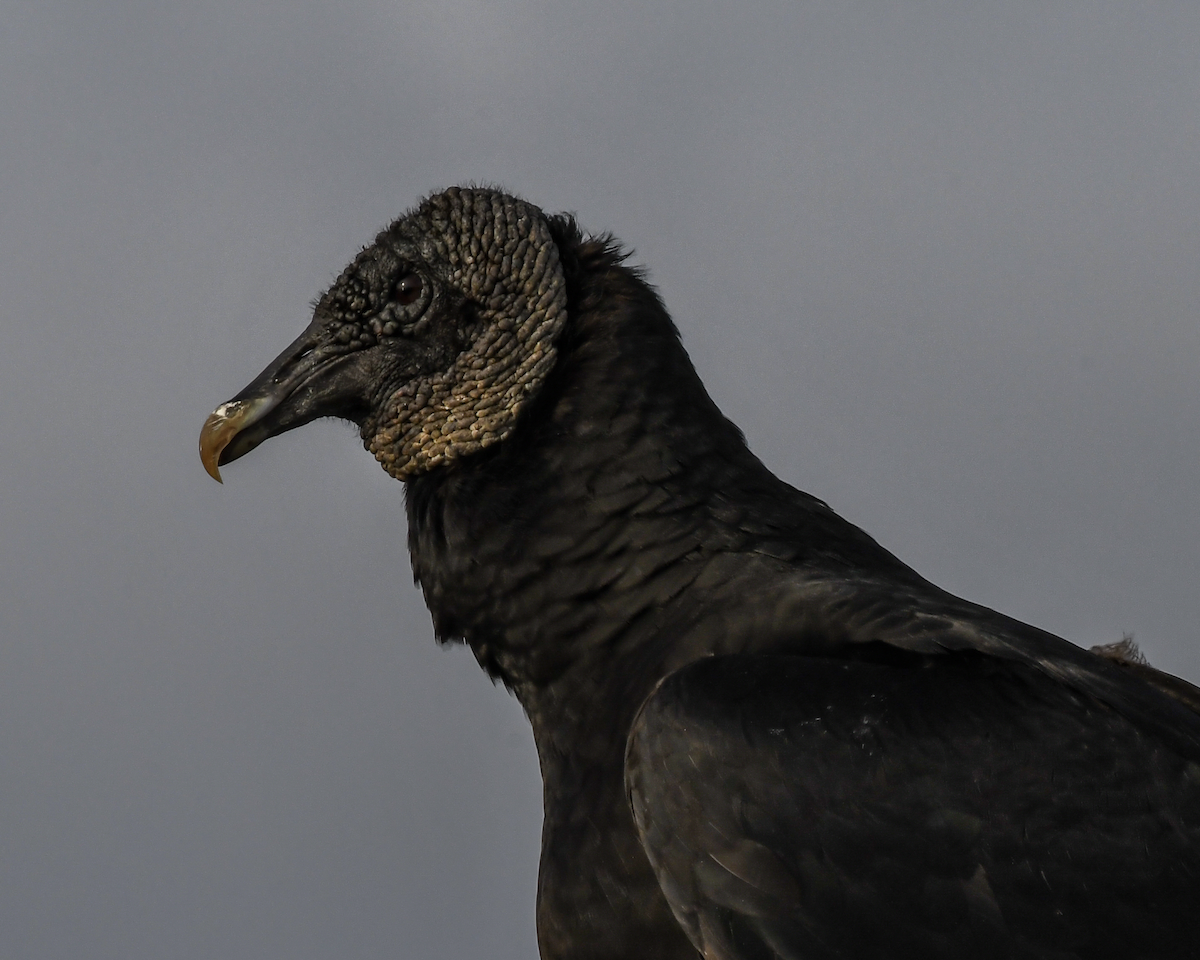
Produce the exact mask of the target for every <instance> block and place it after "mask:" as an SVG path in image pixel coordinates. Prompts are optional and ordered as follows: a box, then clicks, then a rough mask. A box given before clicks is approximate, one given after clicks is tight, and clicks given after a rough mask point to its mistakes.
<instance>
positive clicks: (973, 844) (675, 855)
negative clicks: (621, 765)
mask: <svg viewBox="0 0 1200 960" xmlns="http://www.w3.org/2000/svg"><path fill="white" fill-rule="evenodd" d="M626 783H627V786H628V788H629V793H630V800H631V803H632V806H633V811H634V818H635V820H636V822H637V826H638V830H639V833H640V836H641V838H642V843H643V846H644V847H645V849H646V852H647V854H648V856H649V858H650V860H651V863H652V864H653V866H654V869H655V871H656V873H657V875H658V877H659V881H660V883H661V885H662V887H663V890H664V892H665V893H666V895H667V898H668V900H669V901H670V903H671V907H672V909H673V911H674V912H675V915H676V917H677V918H678V919H679V921H680V922H681V923H682V924H683V926H684V928H685V930H687V932H688V935H689V936H690V937H691V939H692V941H693V943H694V944H696V946H697V947H698V948H699V949H700V950H701V952H702V953H703V954H704V956H705V957H708V958H720V960H759V958H775V957H783V958H789V960H790V958H793V957H795V958H805V960H812V958H821V957H853V958H856V960H866V958H879V960H883V958H908V957H922V958H936V957H945V958H950V957H956V958H957V957H964V956H971V957H980V958H989V957H995V958H1001V957H1030V958H1032V957H1039V958H1042V957H1054V958H1062V960H1067V958H1081V960H1082V958H1113V960H1117V958H1121V960H1130V958H1136V957H1147V958H1149V957H1155V958H1174V957H1179V958H1183V957H1195V956H1197V955H1200V907H1198V905H1200V765H1197V764H1196V763H1195V762H1192V761H1189V760H1187V759H1185V758H1181V757H1179V756H1178V755H1177V754H1176V753H1174V752H1173V751H1172V750H1171V749H1169V748H1168V747H1167V746H1164V745H1163V744H1162V743H1161V742H1159V741H1158V740H1157V739H1156V738H1155V737H1154V736H1152V735H1149V734H1146V733H1145V732H1143V731H1142V730H1140V729H1139V728H1138V727H1136V726H1135V725H1134V724H1132V723H1131V722H1130V721H1128V720H1127V719H1126V718H1124V717H1123V716H1121V715H1120V714H1119V713H1117V712H1116V711H1114V710H1113V709H1111V708H1110V707H1108V706H1105V705H1103V704H1100V703H1098V702H1097V701H1095V700H1093V699H1091V698H1090V697H1087V696H1086V695H1084V694H1081V693H1079V692H1077V691H1074V690H1072V689H1071V688H1069V687H1068V686H1066V685H1064V684H1061V683H1058V682H1056V681H1055V680H1054V679H1052V678H1050V677H1047V676H1046V675H1045V674H1044V673H1042V672H1041V671H1039V670H1037V669H1036V668H1033V667H1029V666H1026V665H1023V664H1019V663H1013V662H1007V661H1001V660H998V659H995V658H991V657H987V656H984V655H980V654H975V653H964V654H952V655H944V656H932V657H920V656H913V657H912V658H911V659H909V660H906V661H904V662H902V663H892V664H879V663H871V662H850V661H839V660H832V659H820V658H809V657H799V656H765V655H756V656H750V655H741V656H730V657H713V658H708V659H705V660H702V661H699V662H698V663H694V664H692V665H690V666H688V667H685V668H684V669H682V670H680V671H677V672H676V673H675V674H673V675H671V676H670V677H668V678H667V679H666V680H665V681H664V682H663V683H662V684H661V685H660V686H659V688H658V689H657V691H656V692H655V693H654V694H653V695H652V696H651V697H650V698H649V699H648V700H647V702H646V704H645V705H644V706H643V708H642V710H641V712H640V714H639V716H638V719H637V721H636V722H635V724H634V727H633V730H632V732H631V734H630V739H629V745H628V752H627V756H626Z"/></svg>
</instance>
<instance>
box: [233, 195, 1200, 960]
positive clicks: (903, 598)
mask: <svg viewBox="0 0 1200 960" xmlns="http://www.w3.org/2000/svg"><path fill="white" fill-rule="evenodd" d="M549 234H550V236H551V237H552V239H553V243H554V245H555V247H556V248H557V254H558V257H559V259H560V261H561V263H562V269H563V272H564V274H565V279H566V290H567V320H566V322H565V325H564V326H563V327H562V330H561V333H559V334H558V337H557V342H556V347H557V358H556V360H555V363H554V366H553V368H552V369H551V370H550V372H549V374H548V375H547V377H546V379H545V382H544V384H543V385H542V386H541V389H540V391H539V392H538V393H537V394H536V396H535V397H534V399H533V400H532V401H531V402H530V403H529V404H528V405H527V406H525V407H524V408H523V409H522V410H521V412H520V415H519V417H518V419H517V420H516V424H515V428H514V429H513V430H512V432H511V433H510V434H508V435H506V436H505V437H504V439H503V441H502V442H498V443H495V444H494V445H492V446H489V447H487V448H486V449H483V450H481V451H479V452H475V453H472V454H471V455H469V456H464V457H462V458H461V459H457V460H454V461H452V462H449V463H446V464H444V465H441V466H438V467H435V468H433V469H430V470H428V471H427V472H423V473H417V474H415V475H413V476H410V477H409V478H408V479H407V480H406V486H407V508H408V519H409V546H410V551H411V555H412V561H413V571H414V574H415V576H416V578H417V580H418V582H419V583H420V585H421V587H422V589H423V591H424V594H425V598H426V601H427V603H428V606H429V609H430V611H431V613H432V616H433V622H434V627H435V631H436V633H437V636H438V638H439V639H440V640H443V641H464V642H466V643H467V644H469V646H470V648H471V649H472V651H473V652H474V654H475V656H476V657H477V658H478V660H479V662H480V663H481V665H482V666H483V667H484V668H485V669H486V670H487V671H488V672H489V673H490V674H491V675H492V676H493V677H496V678H498V679H500V680H502V681H503V682H504V683H505V684H506V685H507V686H508V687H509V688H510V689H511V690H512V691H513V692H514V693H515V694H516V696H517V697H518V698H519V700H520V702H521V704H522V705H523V707H524V708H525V710H526V712H527V714H528V716H529V719H530V721H531V723H532V725H533V731H534V738H535V742H536V744H537V749H538V754H539V759H540V763H541V771H542V776H543V780H544V785H545V791H544V798H545V826H544V831H543V848H542V861H541V872H540V878H539V889H538V907H537V909H538V936H539V945H540V949H541V954H542V956H543V958H546V960H551V958H555V960H568V958H569V960H618V958H620V960H626V958H662V960H666V958H670V960H685V958H688V960H692V958H695V957H696V955H697V950H698V949H700V950H702V951H703V952H704V954H705V956H707V957H711V958H721V960H767V958H773V957H782V958H787V960H792V958H801V957H803V958H824V957H848V958H873V960H874V958H878V960H882V958H907V957H966V956H971V957H975V956H980V957H997V958H998V957H1030V958H1032V957H1047V958H1049V957H1053V958H1061V960H1068V958H1079V960H1083V958H1095V960H1099V958H1108V957H1114V958H1115V957H1118V956H1119V957H1137V956H1145V957H1184V956H1192V955H1200V919H1197V917H1200V909H1197V911H1196V912H1195V915H1193V912H1192V911H1191V910H1190V905H1191V904H1200V716H1198V715H1197V713H1196V712H1195V710H1194V705H1195V704H1196V703H1200V699H1198V697H1200V694H1198V692H1197V691H1196V690H1195V688H1193V687H1191V686H1190V685H1189V684H1186V683H1185V682H1183V681H1179V680H1177V679H1176V678H1170V677H1166V676H1165V675H1163V674H1160V673H1158V672H1157V671H1155V670H1153V669H1152V668H1149V667H1146V666H1144V665H1139V664H1133V663H1129V662H1127V661H1121V660H1120V659H1117V660H1114V659H1112V658H1109V657H1101V656H1097V655H1096V654H1094V653H1091V652H1088V651H1085V650H1082V649H1080V648H1079V647H1076V646H1074V645H1072V644H1070V643H1067V642H1066V641H1064V640H1061V639H1059V638H1057V637H1054V636H1051V635H1049V634H1047V633H1045V632H1043V631H1040V630H1037V629H1036V628H1033V627H1030V626H1028V625H1025V624H1022V623H1019V622H1017V621H1014V620H1012V619H1010V618H1007V617H1004V616H1003V615H1001V614H998V613H996V612H994V611H992V610H988V609H986V608H983V607H980V606H978V605H975V604H972V603H970V602H968V601H964V600H961V599H959V598H956V597H953V596H951V595H949V594H947V593H945V592H944V591H942V590H940V589H938V588H937V587H935V586H933V585H932V584H930V583H928V582H927V581H926V580H924V579H923V578H922V577H920V576H919V575H918V574H917V573H915V572H914V571H913V570H911V569H910V568H908V567H907V566H905V565H904V564H903V563H901V562H900V561H899V560H897V559H896V558H895V557H894V556H892V555H891V554H890V553H889V552H888V551H886V550H885V549H883V548H882V547H881V546H879V545H878V544H877V543H875V541H874V540H872V539H871V538H870V537H869V536H868V535H866V534H865V533H863V532H862V531H861V530H859V529H858V528H856V527H855V526H853V525H852V524H850V523H848V522H847V521H845V520H843V519H842V518H840V517H839V516H837V515H836V514H835V513H833V511H832V510H830V509H829V508H828V507H827V506H826V505H825V504H824V503H823V502H821V501H820V500H817V499H816V498H814V497H811V496H809V495H807V494H804V493H802V492H800V491H798V490H796V489H794V488H793V487H791V486H789V485H788V484H786V483H784V482H783V481H781V480H779V479H778V478H776V477H775V476H773V475H772V474H771V473H770V472H769V471H768V470H767V469H766V468H765V467H764V466H763V465H762V464H761V463H760V462H759V460H758V459H757V458H756V457H755V456H754V455H753V454H752V453H751V452H750V451H749V450H748V449H747V447H746V445H745V443H744V441H743V438H742V436H741V434H740V432H739V431H738V430H737V428H736V427H735V426H733V425H732V424H731V423H730V422H729V421H728V420H726V419H725V418H724V417H723V416H722V415H721V413H720V412H719V411H718V410H717V408H716V407H715V405H714V404H713V403H712V401H711V400H710V399H709V397H708V395H707V393H706V392H705V390H704V388H703V386H702V384H701V383H700V381H699V379H698V377H697V376H696V373H695V371H694V369H693V368H692V365H691V363H690V361H689V360H688V358H687V355H686V353H685V352H684V350H683V348H682V346H681V345H680V343H679V339H678V335H677V333H676V330H675V328H674V326H673V324H672V323H671V321H670V319H669V317H668V316H667V314H666V312H665V310H664V309H663V306H662V304H661V303H660V301H659V299H658V298H657V296H656V295H655V294H654V292H653V291H652V290H651V289H650V288H649V287H648V286H647V285H646V284H645V282H644V281H643V279H642V278H641V277H640V275H639V274H638V273H637V272H636V271H634V270H631V269H629V268H628V267H626V266H624V265H623V263H622V259H623V258H622V256H621V254H620V252H619V250H618V249H617V248H616V246H615V245H614V244H613V243H611V242H609V241H605V240H587V239H583V238H581V236H580V234H579V232H578V230H577V229H576V227H575V225H574V223H573V222H572V221H571V220H569V219H568V218H561V217H560V218H550V219H549ZM364 256H366V255H365V254H364ZM402 266H403V269H412V268H414V265H413V264H411V263H410V264H407V265H402ZM416 266H417V267H420V265H419V264H418V265H416ZM431 276H433V274H431ZM386 286H387V285H386V283H383V284H381V285H380V288H381V289H384V288H386ZM438 296H441V294H439V295H438ZM432 302H434V303H444V304H447V305H448V306H446V307H445V309H447V310H453V309H455V306H454V305H455V304H456V303H458V302H459V301H457V300H456V299H455V298H454V297H452V296H444V297H442V298H441V299H440V300H439V299H437V298H434V300H433V301H432ZM318 312H319V311H318ZM468 321H469V318H464V319H463V320H462V323H463V324H464V325H465V324H467V323H468ZM454 322H455V317H454V316H453V315H451V314H447V315H445V316H440V317H435V318H434V319H433V322H432V323H431V324H430V325H429V330H430V331H433V332H432V333H429V334H428V337H429V338H430V339H431V343H429V344H426V343H423V342H422V343H420V344H418V346H420V349H421V350H422V351H424V353H422V356H441V355H443V354H444V353H446V352H447V350H448V349H449V347H448V346H447V344H453V343H454V342H456V341H455V340H454V339H453V337H452V336H450V335H447V337H448V339H446V340H445V342H440V341H439V342H432V341H433V339H434V338H436V336H438V335H439V334H437V331H438V330H439V329H447V330H452V329H454ZM455 336H457V334H455ZM439 344H440V345H439ZM306 349H307V348H306ZM439 351H441V352H439ZM364 356H368V357H369V356H370V353H369V351H367V352H366V353H364ZM371 362H373V363H375V367H371V366H369V365H368V362H367V361H365V360H364V361H363V363H362V364H360V365H359V366H357V367H353V368H352V369H350V372H349V373H338V372H336V371H335V372H334V373H331V374H329V375H328V376H329V381H330V382H328V383H325V382H323V383H322V386H321V389H322V390H328V391H329V392H330V394H331V395H333V394H335V393H336V390H335V389H334V387H335V386H336V383H335V382H334V381H336V379H337V377H338V376H342V377H344V378H345V380H346V383H347V387H346V392H347V395H352V396H353V397H354V398H355V405H356V406H355V409H360V408H361V413H359V414H356V416H358V418H359V419H360V422H370V417H371V416H372V414H371V412H370V407H369V404H368V403H367V402H366V401H365V400H364V399H363V398H371V397H375V396H379V395H381V394H382V393H383V391H381V390H376V389H373V388H371V386H370V384H369V383H368V382H367V380H366V374H365V373H364V371H366V370H370V369H375V368H381V366H380V364H379V362H377V361H371ZM345 366H346V368H349V364H347V365H345ZM393 366H394V365H393ZM331 384H332V385H331ZM313 389H315V388H313ZM331 402H332V401H331ZM340 402H341V403H342V407H341V408H339V409H340V410H344V409H346V408H347V407H348V406H349V404H348V401H345V400H342V401H340ZM284 408H286V402H285V403H284V404H283V405H282V407H281V408H280V409H284ZM306 415H307V414H306ZM272 416H275V417H279V418H283V417H284V416H285V413H273V414H272ZM365 435H366V432H365V431H364V436H365ZM255 442H258V441H257V439H255ZM245 446H246V449H249V444H246V445H245ZM238 455H240V453H239V454H238ZM215 456H216V455H215V454H214V455H213V457H214V461H215ZM631 731H632V735H631ZM633 811H636V813H637V822H636V823H635V819H634V815H633Z"/></svg>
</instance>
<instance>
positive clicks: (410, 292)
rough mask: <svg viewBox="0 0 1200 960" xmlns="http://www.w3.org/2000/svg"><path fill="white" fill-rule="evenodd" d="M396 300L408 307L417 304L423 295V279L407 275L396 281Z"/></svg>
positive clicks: (410, 274)
mask: <svg viewBox="0 0 1200 960" xmlns="http://www.w3.org/2000/svg"><path fill="white" fill-rule="evenodd" d="M394 295H395V298H396V302H397V303H402V304H404V305H405V306H408V305H409V304H410V303H415V302H416V299H417V297H419V296H420V295H421V278H420V277H419V276H417V275H416V274H415V273H406V274H405V275H404V276H402V277H401V278H400V279H399V280H397V281H396V291H395V294H394Z"/></svg>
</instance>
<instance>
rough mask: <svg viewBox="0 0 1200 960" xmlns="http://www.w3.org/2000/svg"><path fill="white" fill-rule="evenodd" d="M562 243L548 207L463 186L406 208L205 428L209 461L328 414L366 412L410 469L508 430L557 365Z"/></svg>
mask: <svg viewBox="0 0 1200 960" xmlns="http://www.w3.org/2000/svg"><path fill="white" fill-rule="evenodd" d="M566 298H567V294H566V286H565V282H564V279H563V273H562V267H561V264H560V263H559V259H558V249H557V248H556V246H555V245H554V243H553V241H552V240H551V238H550V233H549V230H548V227H547V223H546V218H545V217H544V216H543V214H542V212H541V211H540V210H538V209H537V208H536V207H534V206H532V205H531V204H528V203H526V202H524V201H523V200H519V199H517V198H515V197H511V196H508V195H507V194H504V193H501V192H499V191H497V190H487V189H479V188H466V187H463V188H459V187H454V188H451V189H449V190H446V191H443V192H441V193H437V194H434V195H433V196H431V197H429V198H428V199H427V200H426V201H425V202H424V203H422V204H421V205H420V206H419V207H418V208H417V209H416V210H414V211H412V212H410V213H409V214H407V215H406V216H403V217H401V218H400V219H398V220H397V221H396V222H395V223H394V224H392V226H391V227H389V228H388V229H387V230H385V231H384V232H383V233H381V234H380V235H379V236H378V237H376V239H375V243H374V244H372V245H371V246H370V247H367V248H366V249H365V250H363V251H362V253H360V254H359V255H358V256H357V257H356V258H355V259H354V261H353V262H352V263H351V264H350V265H349V266H348V267H347V268H346V269H345V271H343V273H342V275H341V276H340V277H338V279H337V281H336V282H335V283H334V285H333V286H332V287H331V288H330V289H329V290H328V292H326V294H325V295H324V296H323V297H321V299H320V301H319V302H318V303H317V306H316V310H315V311H314V316H313V321H312V323H311V324H310V325H309V327H308V329H307V330H306V331H305V332H304V334H302V335H301V336H300V338H299V339H297V340H296V341H295V342H294V343H293V344H292V345H291V346H290V347H289V348H288V350H286V351H285V352H284V353H283V354H281V355H280V356H279V357H278V358H277V359H276V360H275V362H274V363H273V364H271V365H270V366H269V367H268V368H267V369H266V370H264V371H263V373H262V374H261V375H260V376H259V377H258V378H257V379H256V380H255V381H254V382H253V383H251V384H250V385H249V386H248V387H247V388H246V389H245V390H243V391H242V392H241V393H240V394H238V395H237V396H236V397H235V398H234V399H233V400H231V401H229V402H228V403H225V404H222V405H221V406H220V407H218V408H217V410H215V411H214V412H213V414H212V416H210V417H209V419H208V421H207V422H206V423H205V425H204V430H203V431H202V433H201V439H200V451H201V458H202V460H203V461H204V465H205V469H207V470H208V472H209V474H210V475H212V476H213V477H214V478H215V479H217V480H220V479H221V476H220V472H219V470H218V467H219V465H220V464H225V463H229V462H231V461H232V460H235V459H237V458H238V457H240V456H243V455H244V454H246V453H248V452H249V451H250V450H252V449H253V448H254V447H256V446H257V445H258V444H259V443H261V442H262V441H263V440H265V439H267V437H270V436H274V435H276V434H279V433H282V432H284V431H286V430H291V429H294V428H295V427H298V426H301V425H302V424H304V423H308V422H309V421H311V420H314V419H316V418H318V417H322V416H335V417H344V418H346V419H349V420H353V421H355V422H356V423H358V424H359V426H360V429H361V432H362V437H363V442H364V444H365V445H366V447H367V449H368V450H369V451H370V452H371V453H372V454H374V455H375V458H376V459H377V460H378V461H379V463H380V464H381V465H382V466H383V468H384V469H385V470H386V471H387V472H388V473H390V474H391V475H392V476H393V477H395V478H396V479H397V480H404V479H406V478H408V477H411V476H413V475H415V474H418V473H421V472H423V471H426V470H429V469H431V468H433V467H435V466H436V465H438V464H440V463H443V462H445V461H450V460H456V459H458V458H461V457H464V456H467V455H469V454H472V453H475V452H477V451H479V450H482V449H484V448H486V447H488V446H490V445H492V444H494V443H497V442H499V441H501V440H503V439H504V438H505V437H506V436H508V435H509V433H511V432H512V429H513V427H514V425H515V424H516V422H517V418H518V416H519V415H520V412H521V410H522V409H523V407H524V406H525V404H526V403H527V402H528V401H529V399H530V398H531V397H533V396H534V395H536V394H537V392H538V390H539V389H540V388H541V385H542V383H543V382H544V380H545V378H546V374H547V373H548V372H549V371H550V369H551V368H552V367H553V365H554V355H555V346H554V342H555V338H556V337H557V336H558V334H559V331H560V330H561V329H562V326H563V324H564V322H565V321H566V313H567V311H566Z"/></svg>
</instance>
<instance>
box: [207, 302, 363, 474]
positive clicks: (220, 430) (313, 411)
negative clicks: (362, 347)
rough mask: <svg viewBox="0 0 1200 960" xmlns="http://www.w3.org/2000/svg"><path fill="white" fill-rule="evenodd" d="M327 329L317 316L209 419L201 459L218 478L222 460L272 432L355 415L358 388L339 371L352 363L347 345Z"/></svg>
mask: <svg viewBox="0 0 1200 960" xmlns="http://www.w3.org/2000/svg"><path fill="white" fill-rule="evenodd" d="M322 332H323V331H322V329H321V327H320V325H319V324H317V323H315V322H314V323H313V324H312V325H311V326H310V327H309V328H308V329H307V330H305V331H304V333H303V334H301V335H300V336H299V337H298V338H297V339H296V341H295V342H294V343H292V345H291V346H289V347H288V348H287V349H286V350H284V351H283V353H281V354H280V355H279V356H278V357H276V358H275V360H274V361H273V362H272V363H271V364H270V366H268V367H267V368H266V369H265V370H264V371H263V372H262V373H260V374H259V375H258V376H257V377H255V379H254V380H253V381H252V382H251V383H250V385H249V386H247V387H246V389H244V390H243V391H242V392H241V393H239V394H238V395H237V396H236V397H234V398H233V399H232V400H229V401H228V402H226V403H223V404H221V405H220V406H219V407H217V409H216V410H214V411H213V412H212V413H211V414H210V415H209V417H208V419H207V420H205V421H204V426H203V427H202V428H201V430H200V461H201V462H202V463H203V464H204V469H205V470H207V471H208V475H209V476H210V477H212V478H213V479H214V480H216V481H217V482H218V483H220V482H221V473H220V470H219V469H218V467H219V466H223V465H224V464H226V463H231V462H232V461H234V460H236V459H237V458H238V457H241V456H244V455H245V454H247V453H249V452H250V451H251V450H253V449H254V448H255V447H257V446H258V445H259V444H260V443H262V442H263V441H264V440H266V439H267V438H269V437H274V436H277V435H278V434H281V433H284V432H286V431H288V430H292V429H295V428H296V427H299V426H303V425H304V424H306V423H309V422H311V421H313V420H316V419H318V418H320V417H331V416H344V417H349V418H351V419H353V418H354V417H353V414H354V410H355V407H356V405H357V399H358V398H357V393H358V391H357V390H354V389H353V386H354V384H353V383H352V382H343V380H345V379H346V378H343V377H341V376H339V374H340V373H341V372H343V369H344V368H345V367H346V366H347V364H346V362H345V361H346V360H347V359H348V355H349V354H348V351H347V350H346V348H345V347H340V346H339V345H335V344H330V343H328V342H323V341H324V339H325V338H324V337H322ZM352 379H353V378H349V380H351V381H352ZM348 388H349V389H348Z"/></svg>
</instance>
